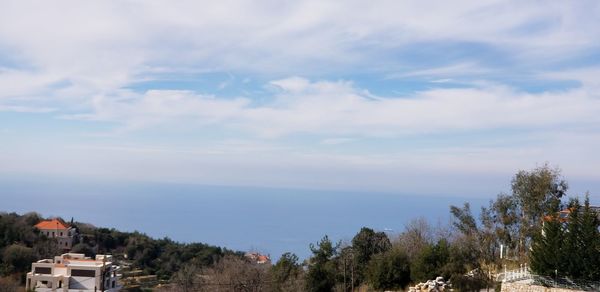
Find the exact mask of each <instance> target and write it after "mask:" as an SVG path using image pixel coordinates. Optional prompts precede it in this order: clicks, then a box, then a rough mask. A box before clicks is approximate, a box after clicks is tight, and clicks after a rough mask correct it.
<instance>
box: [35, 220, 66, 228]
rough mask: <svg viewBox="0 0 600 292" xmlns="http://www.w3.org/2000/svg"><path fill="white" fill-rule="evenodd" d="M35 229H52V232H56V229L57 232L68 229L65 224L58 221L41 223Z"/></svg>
mask: <svg viewBox="0 0 600 292" xmlns="http://www.w3.org/2000/svg"><path fill="white" fill-rule="evenodd" d="M35 227H37V229H54V230H56V229H59V230H66V229H69V226H68V225H66V224H65V223H62V222H61V221H60V220H58V219H52V220H44V221H41V222H40V223H38V224H36V225H35Z"/></svg>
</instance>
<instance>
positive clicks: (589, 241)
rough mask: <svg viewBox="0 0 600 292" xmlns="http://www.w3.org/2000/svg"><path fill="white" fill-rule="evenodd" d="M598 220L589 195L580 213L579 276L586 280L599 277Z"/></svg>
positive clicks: (599, 236) (599, 244)
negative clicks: (591, 206)
mask: <svg viewBox="0 0 600 292" xmlns="http://www.w3.org/2000/svg"><path fill="white" fill-rule="evenodd" d="M599 227H600V222H599V220H598V214H596V212H594V211H593V210H592V209H591V208H590V198H589V195H586V197H585V203H584V206H583V212H582V214H581V250H580V254H579V255H578V256H579V257H580V258H581V259H582V265H581V276H582V278H583V279H586V280H598V279H600V232H599V231H598V228H599Z"/></svg>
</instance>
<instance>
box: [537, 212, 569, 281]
mask: <svg viewBox="0 0 600 292" xmlns="http://www.w3.org/2000/svg"><path fill="white" fill-rule="evenodd" d="M559 206H560V201H559V200H555V201H554V202H553V204H552V205H551V207H550V208H549V210H548V211H549V212H547V213H548V215H547V216H545V217H544V222H543V227H542V230H541V232H538V233H536V234H535V235H534V240H533V245H532V250H531V258H530V259H531V269H532V270H533V272H534V273H536V274H539V275H554V273H555V271H556V273H558V274H559V275H563V274H565V270H564V266H563V262H562V258H563V256H562V255H563V253H562V252H561V245H562V242H563V238H564V232H563V228H562V224H561V223H560V221H559V217H558V211H559Z"/></svg>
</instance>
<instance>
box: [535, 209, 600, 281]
mask: <svg viewBox="0 0 600 292" xmlns="http://www.w3.org/2000/svg"><path fill="white" fill-rule="evenodd" d="M568 210H569V213H568V217H561V216H560V215H559V214H560V213H559V212H558V211H560V208H559V203H558V202H555V203H554V204H553V205H552V206H550V208H549V214H550V215H548V216H546V218H545V220H544V224H543V228H542V229H541V231H540V232H539V233H538V234H537V235H536V237H535V238H534V243H533V247H532V252H531V268H532V269H533V270H534V272H536V273H537V274H541V275H548V276H568V277H570V278H571V279H583V280H598V279H600V232H599V230H598V228H599V227H600V222H599V221H598V216H597V214H595V213H594V212H593V211H592V210H591V209H590V204H589V197H586V200H585V203H584V205H583V206H581V205H580V203H579V200H578V199H573V200H571V202H570V204H569V205H568Z"/></svg>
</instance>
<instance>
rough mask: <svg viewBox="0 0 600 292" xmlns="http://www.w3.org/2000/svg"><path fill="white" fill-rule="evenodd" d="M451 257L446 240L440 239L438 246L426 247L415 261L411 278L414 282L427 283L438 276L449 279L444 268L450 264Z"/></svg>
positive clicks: (412, 264) (411, 270) (411, 269)
mask: <svg viewBox="0 0 600 292" xmlns="http://www.w3.org/2000/svg"><path fill="white" fill-rule="evenodd" d="M449 256H450V252H449V245H448V242H447V241H446V240H445V239H440V240H439V241H438V242H437V243H436V244H430V245H428V246H426V247H425V248H424V249H423V251H422V252H421V253H420V254H419V255H418V256H417V257H416V258H415V259H414V260H413V262H412V263H411V266H410V276H411V279H412V280H413V281H427V280H432V279H435V278H436V277H438V276H440V275H441V276H444V277H445V278H448V276H449V275H446V274H444V271H443V267H444V266H445V265H446V264H447V263H448V259H449Z"/></svg>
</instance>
